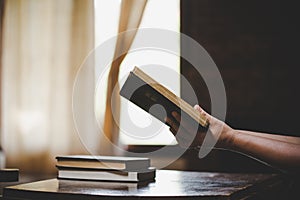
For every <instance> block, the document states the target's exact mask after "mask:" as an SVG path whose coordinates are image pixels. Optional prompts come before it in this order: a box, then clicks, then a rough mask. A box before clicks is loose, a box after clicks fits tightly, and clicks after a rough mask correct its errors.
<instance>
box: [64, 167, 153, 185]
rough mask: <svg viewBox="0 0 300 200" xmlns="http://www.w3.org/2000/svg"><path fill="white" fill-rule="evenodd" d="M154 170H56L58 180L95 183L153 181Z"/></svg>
mask: <svg viewBox="0 0 300 200" xmlns="http://www.w3.org/2000/svg"><path fill="white" fill-rule="evenodd" d="M155 172H156V170H155V168H149V169H148V170H147V171H144V172H139V171H129V172H125V171H118V170H76V169H67V168H60V169H59V170H58V178H59V179H73V180H95V181H121V182H141V181H150V180H154V179H155V174H156V173H155Z"/></svg>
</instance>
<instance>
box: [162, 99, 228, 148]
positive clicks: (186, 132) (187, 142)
mask: <svg viewBox="0 0 300 200" xmlns="http://www.w3.org/2000/svg"><path fill="white" fill-rule="evenodd" d="M194 109H196V110H197V111H198V112H199V115H202V116H204V117H205V118H207V121H208V123H209V127H208V129H205V128H202V127H199V128H198V127H197V129H195V127H194V126H195V125H194V123H193V122H191V121H189V120H187V119H185V118H184V117H182V116H181V115H180V114H179V113H177V112H175V111H174V112H172V117H167V118H166V123H167V124H168V125H169V126H170V131H171V132H172V133H173V134H174V136H175V137H176V139H177V142H178V143H179V145H180V146H182V147H197V146H201V144H202V142H203V140H204V138H205V136H206V135H207V134H210V136H211V137H213V138H214V139H215V140H217V146H218V147H220V148H224V147H225V146H226V141H228V138H230V137H231V136H230V134H231V130H232V128H230V127H229V126H228V125H227V124H225V123H224V122H222V121H221V120H218V119H217V118H215V117H213V116H211V115H209V114H208V113H207V112H205V111H204V110H203V109H202V108H201V107H200V106H199V105H195V106H194Z"/></svg>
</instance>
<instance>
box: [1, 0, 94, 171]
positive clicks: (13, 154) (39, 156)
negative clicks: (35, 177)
mask: <svg viewBox="0 0 300 200" xmlns="http://www.w3.org/2000/svg"><path fill="white" fill-rule="evenodd" d="M93 10H94V9H93V1H92V0H63V1H61V0H43V1H40V0H8V1H6V5H5V16H4V26H3V61H2V68H3V69H2V80H1V81H2V127H1V129H2V130H1V132H2V138H3V148H4V150H5V153H6V157H7V165H8V166H9V167H18V168H20V169H21V170H26V171H34V172H38V171H54V169H55V163H54V162H55V159H54V158H55V156H56V155H58V154H70V153H86V151H85V149H84V147H83V146H82V144H81V143H80V140H79V137H78V135H77V133H76V130H75V127H74V123H73V118H72V98H71V97H72V87H73V81H74V78H75V75H76V72H77V70H78V68H79V67H80V64H81V63H82V62H83V60H84V58H85V57H86V56H87V55H88V53H89V52H90V51H91V50H92V48H93V47H94V41H93V40H94V35H93V34H94V30H93V26H94V22H93V17H94V16H93ZM90 78H93V76H91V77H90ZM87 86H88V84H87ZM82 87H83V88H84V87H85V86H84V85H83V86H82ZM83 104H84V102H83ZM82 106H84V105H82Z"/></svg>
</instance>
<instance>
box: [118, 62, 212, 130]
mask: <svg viewBox="0 0 300 200" xmlns="http://www.w3.org/2000/svg"><path fill="white" fill-rule="evenodd" d="M120 95H121V96H123V97H125V98H126V99H128V100H130V101H131V102H133V103H134V104H136V105H137V106H139V107H140V108H142V109H143V110H145V111H146V112H149V113H150V114H151V115H153V116H154V117H156V118H157V119H159V120H160V121H162V122H163V123H165V117H166V115H167V116H169V117H172V115H171V113H172V111H176V112H178V113H180V114H181V116H182V117H185V118H187V119H191V120H194V121H195V122H196V123H197V124H200V125H201V126H200V127H202V128H207V127H208V125H209V123H208V121H207V118H206V117H205V116H203V115H200V113H199V112H198V111H197V110H195V109H194V108H193V107H192V106H191V105H190V104H188V103H187V102H185V101H184V100H183V99H181V98H180V97H178V96H176V95H175V94H174V93H172V92H171V91H170V90H168V89H167V88H166V87H164V86H163V85H161V84H160V83H158V82H157V81H155V80H154V79H153V78H151V77H150V76H148V75H147V74H146V73H144V72H143V71H142V70H141V69H139V68H138V67H135V68H134V69H133V70H132V71H131V72H130V74H129V76H128V78H127V79H126V81H125V83H124V85H123V86H122V89H121V91H120ZM156 104H159V105H161V106H162V107H163V108H164V109H165V111H163V110H162V109H161V107H159V106H153V105H156Z"/></svg>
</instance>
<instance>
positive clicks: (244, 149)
mask: <svg viewBox="0 0 300 200" xmlns="http://www.w3.org/2000/svg"><path fill="white" fill-rule="evenodd" d="M253 133H255V132H248V131H240V130H231V133H230V134H228V133H227V134H228V135H230V137H231V139H230V140H228V142H227V144H225V147H226V148H227V149H229V150H233V151H237V152H240V153H243V154H246V155H248V156H251V157H254V158H256V159H258V160H260V161H262V162H265V163H267V164H270V165H272V166H274V167H278V168H281V169H283V170H286V171H297V172H300V145H298V144H292V143H288V142H284V141H280V140H277V139H271V138H269V137H262V136H263V135H260V134H253Z"/></svg>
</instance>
